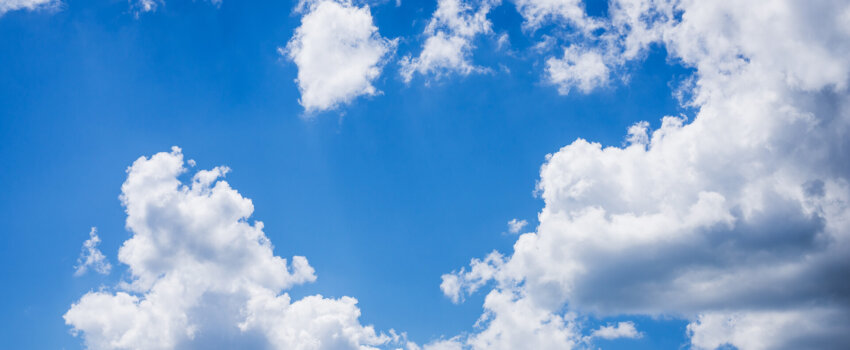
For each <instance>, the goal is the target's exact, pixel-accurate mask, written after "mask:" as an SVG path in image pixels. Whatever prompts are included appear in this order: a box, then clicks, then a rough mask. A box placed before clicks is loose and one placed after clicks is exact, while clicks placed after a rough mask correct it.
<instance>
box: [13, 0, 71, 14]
mask: <svg viewBox="0 0 850 350" xmlns="http://www.w3.org/2000/svg"><path fill="white" fill-rule="evenodd" d="M59 4H61V2H60V1H59V0H0V16H2V15H3V14H5V13H6V12H9V11H15V10H29V11H35V10H47V9H52V8H56V7H57V6H59Z"/></svg>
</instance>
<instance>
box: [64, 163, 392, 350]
mask: <svg viewBox="0 0 850 350" xmlns="http://www.w3.org/2000/svg"><path fill="white" fill-rule="evenodd" d="M183 164H184V162H183V154H182V153H181V150H180V149H179V148H176V147H175V148H174V149H172V151H171V152H170V153H158V154H156V155H154V156H152V157H150V158H146V157H141V158H139V159H138V160H136V161H135V162H134V163H133V165H132V166H131V167H130V168H129V169H128V170H127V173H128V175H127V180H126V181H125V182H124V184H123V185H122V187H121V202H122V203H123V205H124V207H125V209H126V212H127V228H128V229H129V230H130V232H131V233H132V237H130V239H128V240H127V241H125V242H124V244H123V245H122V247H121V249H120V250H119V253H118V259H119V260H120V261H121V262H122V263H124V264H126V265H127V266H128V268H129V274H130V276H131V279H130V280H129V281H126V282H123V283H121V284H120V285H118V286H117V287H116V288H111V289H106V290H99V291H92V292H89V293H86V294H85V295H84V296H82V298H80V300H79V301H77V302H76V303H74V304H73V305H72V306H71V308H70V309H69V310H68V311H67V313H65V315H64V318H65V322H66V323H67V324H68V325H70V326H71V327H72V329H73V332H74V333H75V334H77V335H81V336H82V337H83V339H85V344H86V346H87V347H88V348H90V349H175V348H179V349H194V348H198V349H202V348H210V347H215V348H221V347H226V348H253V349H262V348H278V349H361V350H362V349H371V348H372V346H375V345H380V344H384V343H386V342H388V341H390V338H389V337H388V336H386V335H383V334H379V333H377V332H376V331H375V330H374V329H373V328H372V327H371V326H363V325H361V324H360V323H359V321H358V318H359V316H360V310H359V309H358V308H357V305H356V304H357V301H356V300H355V299H353V298H350V297H342V298H339V299H331V298H324V297H322V296H321V295H315V296H309V297H305V298H303V299H300V300H294V301H293V300H292V299H291V298H290V296H289V295H288V294H287V293H283V294H281V292H282V291H283V290H285V289H287V288H290V287H292V286H295V285H298V284H302V283H306V282H311V281H314V280H315V279H316V275H315V273H314V270H313V268H312V267H311V266H310V265H309V263H308V262H307V259H306V258H304V257H301V256H295V257H293V258H292V260H291V261H287V260H286V259H283V258H281V257H278V256H275V255H274V253H273V251H272V244H271V242H270V241H269V239H268V238H267V237H266V236H265V234H264V233H263V224H262V222H259V221H253V222H249V221H248V220H249V218H250V217H251V213H252V212H253V210H254V207H253V204H252V203H251V200H250V199H247V198H244V197H242V196H241V195H240V194H239V193H238V192H237V191H236V190H234V189H233V188H231V187H230V185H229V184H228V183H227V182H225V181H224V180H221V177H223V176H224V175H225V174H226V173H227V172H228V170H229V169H228V168H227V167H216V168H213V169H211V170H201V171H198V172H196V173H195V174H194V175H193V176H192V177H191V180H190V181H189V182H188V183H185V184H184V183H183V182H181V180H180V179H179V176H181V174H183V173H184V172H186V168H184V166H183ZM113 289H114V290H113Z"/></svg>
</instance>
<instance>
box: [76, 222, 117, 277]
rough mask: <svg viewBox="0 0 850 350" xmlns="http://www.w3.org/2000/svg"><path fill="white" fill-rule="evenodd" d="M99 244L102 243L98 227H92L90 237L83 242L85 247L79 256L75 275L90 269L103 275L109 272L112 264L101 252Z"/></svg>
mask: <svg viewBox="0 0 850 350" xmlns="http://www.w3.org/2000/svg"><path fill="white" fill-rule="evenodd" d="M98 244H100V237H98V236H97V227H92V228H91V231H89V239H87V240H86V241H85V242H83V249H82V251H81V252H80V257H79V258H77V266H75V267H74V268H75V269H76V271H74V276H82V275H83V274H85V273H86V271H88V270H89V269H92V270H94V271H95V272H97V273H99V274H102V275H106V274H108V273H109V270H111V269H112V265H110V264H109V262H108V261H106V257H105V256H104V255H103V253H101V252H100V249H97V246H98Z"/></svg>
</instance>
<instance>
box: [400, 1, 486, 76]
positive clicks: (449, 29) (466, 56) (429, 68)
mask: <svg viewBox="0 0 850 350" xmlns="http://www.w3.org/2000/svg"><path fill="white" fill-rule="evenodd" d="M500 2H501V1H500V0H472V1H467V0H438V1H437V10H436V11H434V14H433V15H432V17H431V21H430V22H429V23H428V26H427V27H426V28H425V35H426V37H427V39H425V44H424V45H423V47H422V52H421V53H420V54H419V57H411V56H405V57H403V58H402V59H401V62H400V64H401V75H402V78H403V79H404V81H405V82H410V80H411V79H413V75H414V74H416V73H418V74H422V75H433V76H435V77H437V78H439V77H441V76H443V75H446V74H450V73H457V74H461V75H468V74H470V73H473V72H484V71H487V69H485V68H481V67H477V66H475V65H474V64H472V63H471V62H470V60H471V56H472V49H473V48H474V45H473V44H472V41H473V40H474V39H475V37H476V36H477V35H479V34H485V33H490V32H491V31H492V30H491V29H490V27H491V23H490V21H489V20H488V19H487V14H488V13H489V12H490V10H491V9H492V8H493V7H495V6H497V5H499V3H500Z"/></svg>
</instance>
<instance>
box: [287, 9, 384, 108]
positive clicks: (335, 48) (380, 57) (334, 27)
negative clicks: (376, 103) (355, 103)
mask: <svg viewBox="0 0 850 350" xmlns="http://www.w3.org/2000/svg"><path fill="white" fill-rule="evenodd" d="M299 7H300V8H302V10H305V9H306V14H305V15H304V16H303V17H302V18H301V26H299V27H298V28H297V29H296V30H295V34H294V35H293V36H292V39H290V41H289V43H288V44H287V45H286V48H282V49H280V50H279V51H280V53H281V54H282V55H284V56H286V57H287V58H289V59H290V60H292V61H293V62H295V65H296V66H298V79H297V82H298V89H299V91H301V99H300V100H299V102H300V103H301V105H302V106H303V107H304V109H306V110H307V112H313V111H323V110H329V109H334V108H336V107H338V106H340V105H342V104H347V103H350V102H351V101H352V100H354V98H356V97H358V96H363V95H367V96H369V95H375V94H378V93H379V91H378V90H377V89H376V88H375V87H374V86H373V85H372V83H373V81H374V80H375V79H376V78H378V76H379V75H380V74H381V69H382V68H383V65H384V61H385V59H386V57H387V55H388V54H389V53H391V52H392V51H393V50H395V46H396V42H395V41H394V40H388V39H386V38H383V37H381V35H380V34H379V33H378V28H377V27H375V25H374V24H373V22H372V14H371V12H370V10H369V7H368V6H363V7H357V6H355V5H353V4H351V2H349V1H345V0H341V1H333V0H319V1H312V2H305V3H302V4H301V5H300V6H299Z"/></svg>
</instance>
